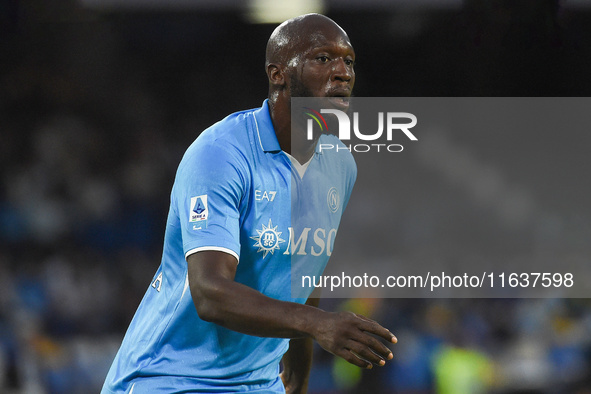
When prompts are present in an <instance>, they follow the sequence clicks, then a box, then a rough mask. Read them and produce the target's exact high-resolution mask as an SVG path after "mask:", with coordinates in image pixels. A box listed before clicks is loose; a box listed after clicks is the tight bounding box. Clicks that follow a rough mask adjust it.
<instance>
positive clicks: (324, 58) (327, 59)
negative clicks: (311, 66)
mask: <svg viewBox="0 0 591 394" xmlns="http://www.w3.org/2000/svg"><path fill="white" fill-rule="evenodd" d="M316 59H317V60H318V61H319V62H320V63H327V62H328V61H329V60H330V59H329V58H328V56H318V57H317V58H316Z"/></svg>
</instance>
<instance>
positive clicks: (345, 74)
mask: <svg viewBox="0 0 591 394" xmlns="http://www.w3.org/2000/svg"><path fill="white" fill-rule="evenodd" d="M333 64H334V66H333V72H332V79H333V80H338V81H344V82H349V81H350V80H351V78H353V75H355V73H354V71H353V66H347V63H345V59H343V58H342V57H340V58H338V59H335V60H334V63H333Z"/></svg>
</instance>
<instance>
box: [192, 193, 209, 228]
mask: <svg viewBox="0 0 591 394" xmlns="http://www.w3.org/2000/svg"><path fill="white" fill-rule="evenodd" d="M208 215H209V210H208V209H207V194H204V195H202V196H197V197H191V210H190V211H189V223H195V222H201V221H203V220H207V216H208Z"/></svg>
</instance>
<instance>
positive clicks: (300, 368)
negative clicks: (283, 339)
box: [281, 295, 320, 394]
mask: <svg viewBox="0 0 591 394" xmlns="http://www.w3.org/2000/svg"><path fill="white" fill-rule="evenodd" d="M319 302H320V298H317V297H315V296H314V295H312V296H310V298H308V301H306V305H310V306H313V307H316V308H317V307H318V303H319ZM313 353H314V340H313V339H312V338H309V337H305V338H293V339H291V340H290V341H289V349H288V350H287V352H285V354H284V355H283V359H282V360H281V361H282V363H283V372H281V380H283V385H284V386H285V392H286V394H296V393H307V392H308V380H309V378H310V368H311V367H312V356H313Z"/></svg>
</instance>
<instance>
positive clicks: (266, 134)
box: [254, 100, 281, 152]
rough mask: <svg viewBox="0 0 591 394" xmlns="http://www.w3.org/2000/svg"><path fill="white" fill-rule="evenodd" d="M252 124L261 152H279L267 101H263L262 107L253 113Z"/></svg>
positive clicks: (279, 148)
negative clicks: (253, 124)
mask: <svg viewBox="0 0 591 394" xmlns="http://www.w3.org/2000/svg"><path fill="white" fill-rule="evenodd" d="M254 123H255V128H256V133H257V138H258V141H259V146H260V147H261V149H262V150H263V152H278V151H280V150H281V147H280V146H279V141H277V135H276V134H275V128H274V127H273V122H272V121H271V114H270V113H269V100H265V101H264V102H263V105H262V107H261V108H259V109H257V110H256V111H254Z"/></svg>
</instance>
